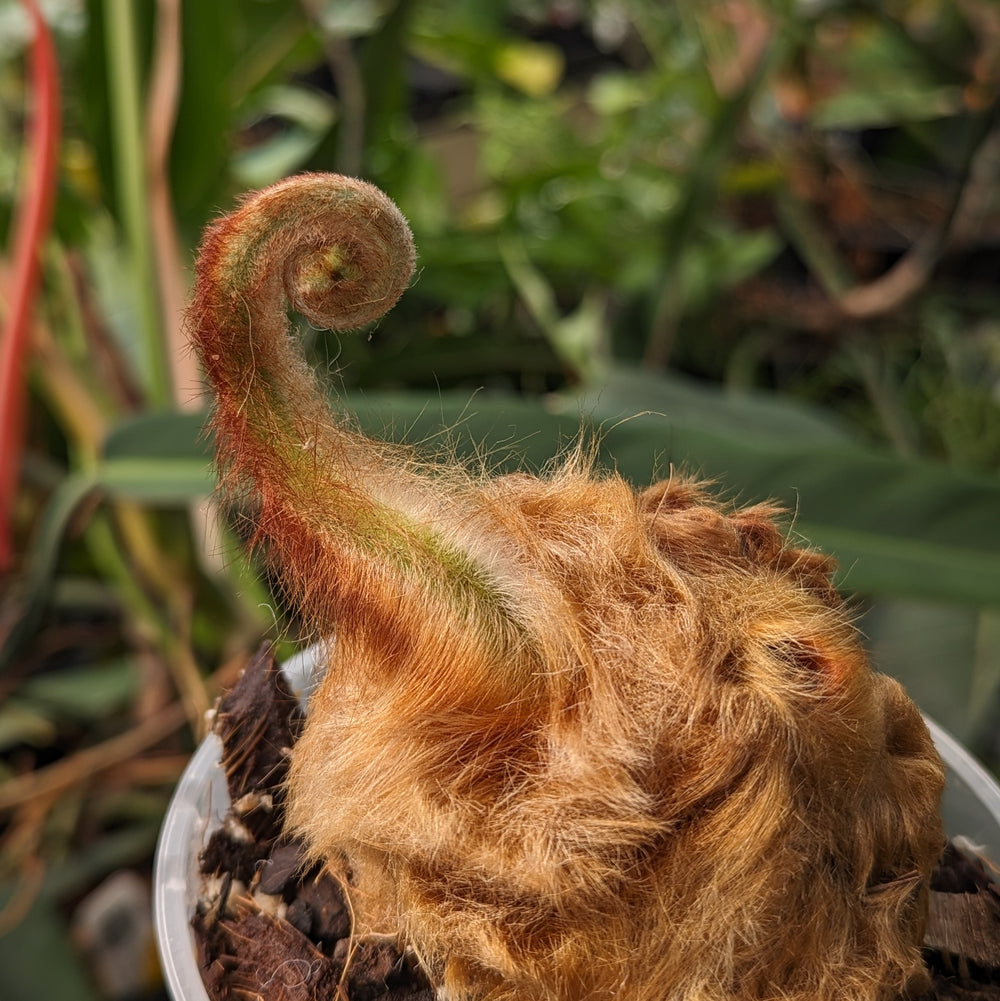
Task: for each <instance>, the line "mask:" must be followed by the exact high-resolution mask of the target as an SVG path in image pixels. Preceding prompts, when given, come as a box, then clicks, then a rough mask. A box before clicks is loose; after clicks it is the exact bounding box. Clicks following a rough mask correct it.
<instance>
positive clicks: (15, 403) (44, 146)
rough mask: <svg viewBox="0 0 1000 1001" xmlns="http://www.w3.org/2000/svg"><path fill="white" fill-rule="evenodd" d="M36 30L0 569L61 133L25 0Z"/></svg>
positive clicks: (0, 406) (12, 309)
mask: <svg viewBox="0 0 1000 1001" xmlns="http://www.w3.org/2000/svg"><path fill="white" fill-rule="evenodd" d="M24 5H25V7H26V8H27V11H28V14H29V16H30V17H31V21H32V25H33V26H34V29H35V40H34V44H33V46H32V51H31V81H32V90H33V92H34V99H35V108H34V115H33V116H32V123H31V130H30V139H29V151H30V152H29V157H28V166H27V170H26V172H25V192H26V194H25V197H24V201H23V202H22V204H21V207H20V210H19V211H18V213H17V217H16V220H15V224H14V234H15V235H14V255H13V257H14V265H13V281H12V286H11V296H10V302H9V309H8V312H7V315H6V318H5V321H4V324H3V334H2V337H0V572H3V571H6V570H9V569H10V566H11V563H12V561H13V556H14V547H13V538H12V531H11V514H12V509H13V504H14V494H15V490H16V487H17V478H18V472H19V469H20V465H21V451H22V448H23V444H24V401H25V385H24V378H25V375H24V368H25V356H26V354H27V350H28V332H29V329H30V323H29V321H30V315H31V305H32V302H33V301H34V298H35V292H36V291H37V288H38V282H39V277H40V259H39V251H40V249H41V245H42V241H43V240H44V238H45V234H46V232H47V231H48V227H49V222H50V220H51V218H52V205H53V202H54V200H55V188H56V146H57V143H58V136H59V119H60V113H59V76H58V72H57V70H56V57H55V48H54V46H53V43H52V35H51V34H50V33H49V29H48V26H47V25H46V23H45V20H44V19H43V18H42V16H41V14H40V13H39V11H38V7H37V5H36V2H35V0H24Z"/></svg>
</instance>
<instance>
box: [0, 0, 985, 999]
mask: <svg viewBox="0 0 1000 1001" xmlns="http://www.w3.org/2000/svg"><path fill="white" fill-rule="evenodd" d="M41 9H42V12H43V14H44V17H45V20H46V23H47V24H48V25H49V27H50V29H51V34H52V38H53V39H54V44H55V52H56V57H57V66H58V95H59V99H60V104H61V124H60V126H59V136H60V139H59V146H58V153H57V156H56V159H55V161H54V162H53V170H54V174H53V176H54V179H55V180H54V183H55V190H54V212H53V216H52V223H51V227H50V228H49V229H48V232H47V233H46V234H43V235H42V236H39V237H38V238H37V239H36V240H35V241H34V243H33V245H32V247H31V252H32V253H33V254H34V255H35V259H37V260H38V261H39V262H40V267H41V272H40V276H41V277H40V282H41V283H40V286H39V289H38V293H37V295H36V296H35V297H34V307H33V311H32V312H31V314H30V317H31V319H30V323H29V324H28V325H27V327H26V328H25V329H26V339H25V349H24V351H23V352H22V353H21V356H20V357H19V358H16V359H14V361H8V362H5V364H8V365H16V367H15V368H11V369H10V372H11V373H14V378H15V381H16V382H18V384H20V385H23V387H24V389H25V395H24V398H23V401H22V403H21V404H20V412H22V413H23V414H24V421H23V433H21V434H18V433H17V429H16V427H15V426H14V425H13V424H10V426H9V427H7V430H6V431H5V432H4V437H3V439H2V440H3V451H0V465H2V466H3V467H4V468H5V469H7V470H11V469H13V470H14V471H15V473H16V484H15V486H16V490H15V492H14V494H13V503H12V506H11V510H10V515H9V518H8V519H7V524H5V525H4V526H0V528H2V530H3V531H4V532H5V533H6V536H5V537H6V538H7V539H8V540H9V543H10V558H9V560H8V561H7V562H8V565H7V566H6V568H5V569H4V571H3V577H2V578H0V580H2V592H0V839H2V840H0V848H2V856H0V997H3V998H5V999H9V1001H20V999H27V998H36V997H39V996H48V997H58V998H60V999H63V1001H91V999H105V1001H115V999H122V998H133V999H138V998H152V997H157V996H161V995H160V993H159V992H160V991H161V990H162V988H161V987H160V986H159V984H158V979H157V974H156V966H155V961H154V959H153V956H152V954H151V953H150V954H149V955H147V956H146V960H147V961H146V962H145V963H144V964H138V965H137V966H136V973H135V976H134V977H133V979H132V981H130V982H128V983H127V984H125V985H122V984H120V983H119V984H116V983H113V982H112V979H113V978H110V977H109V974H108V973H107V972H106V971H104V970H103V968H102V966H101V963H102V959H101V956H102V955H103V953H102V951H101V950H102V948H104V947H103V946H101V945H100V942H99V941H95V939H94V935H95V934H96V932H95V931H94V928H95V927H96V926H95V925H94V922H93V920H90V923H89V924H88V918H87V911H86V906H85V905H86V903H87V901H92V900H93V891H94V889H95V887H100V886H103V885H105V884H104V883H103V881H104V880H105V879H106V877H107V876H108V874H110V873H120V872H121V871H122V870H125V871H128V872H130V873H134V874H139V876H140V877H141V880H145V886H146V892H148V878H149V870H150V860H151V858H152V852H153V846H154V841H155V837H156V832H157V829H158V825H159V822H160V819H161V817H162V814H163V811H164V809H165V806H166V803H167V801H168V799H169V795H170V790H171V788H172V785H173V783H174V782H175V781H176V779H177V777H178V775H179V774H180V771H181V770H182V768H183V766H184V763H185V762H186V760H187V756H188V755H189V753H190V751H191V749H192V747H193V746H194V744H195V743H196V741H197V740H198V739H199V738H200V735H201V734H202V732H203V730H204V713H205V711H206V710H207V709H208V708H209V707H210V706H211V704H212V702H213V700H214V698H215V696H216V695H217V693H218V691H219V689H220V687H221V686H223V685H224V684H226V683H227V682H228V681H230V680H232V678H233V677H234V676H235V673H236V672H237V671H238V670H239V667H240V666H241V664H242V663H243V662H244V660H245V658H246V656H247V654H248V652H249V651H251V650H252V649H253V648H254V647H255V646H256V644H257V643H258V641H259V640H260V638H261V637H263V636H269V637H271V638H272V639H275V640H277V641H278V642H279V643H280V646H281V650H282V652H283V653H287V652H289V651H291V650H292V649H294V648H295V646H296V642H297V639H298V637H297V632H296V629H297V624H296V623H295V621H294V620H292V619H290V618H288V617H287V616H286V615H285V614H284V612H283V610H282V609H281V607H280V604H279V603H278V601H277V599H276V598H275V597H274V596H273V595H272V594H271V593H270V592H269V590H268V587H267V580H266V576H263V575H262V573H261V568H260V567H259V566H256V565H254V563H253V562H252V561H251V560H249V559H248V558H247V557H246V556H245V555H244V554H243V552H242V550H241V547H240V541H239V539H237V538H236V537H235V535H234V533H233V531H232V530H231V529H230V528H229V527H227V526H226V525H224V524H222V525H220V524H219V519H218V518H217V516H216V511H215V508H214V505H213V504H212V502H211V500H210V499H209V498H210V496H211V492H212V471H211V468H210V464H209V460H208V451H207V448H208V446H207V443H206V441H205V440H204V437H203V435H202V434H201V430H200V429H201V425H202V421H203V419H204V411H205V402H204V400H203V398H202V395H201V390H200V384H199V380H198V374H197V372H196V370H195V369H194V367H193V360H192V357H191V355H190V353H189V352H188V351H187V350H186V348H185V346H184V343H183V330H182V323H181V310H182V308H183V304H184V300H185V297H186V294H187V287H188V285H189V282H190V278H191V261H192V258H193V253H194V250H195V248H196V245H197V241H198V238H199V233H200V231H201V229H202V228H203V226H204V225H205V224H206V222H207V221H209V220H211V219H212V218H213V217H215V216H216V215H218V214H219V213H220V212H222V211H225V210H227V209H228V208H230V207H231V206H232V205H233V204H234V202H235V200H236V199H237V197H238V196H239V194H240V193H241V192H243V191H246V190H248V189H252V188H256V187H259V186H261V185H264V184H267V183H269V182H271V181H274V180H277V179H278V178H280V177H283V176H285V175H287V174H290V173H294V172H297V171H300V170H310V169H321V170H337V171H341V172H343V173H348V174H358V175H362V176H365V177H367V178H369V179H370V180H372V181H374V182H375V183H376V184H378V185H379V186H381V187H382V188H384V189H385V190H386V191H387V192H388V193H389V194H390V195H391V196H392V197H393V198H394V199H395V200H396V201H397V202H398V204H399V205H400V207H401V208H402V209H403V211H404V213H405V214H406V215H407V216H408V218H409V219H410V221H411V223H412V226H413V229H414V233H415V237H416V242H417V247H418V253H419V262H418V268H419V271H418V276H417V278H416V280H415V282H414V284H413V287H412V288H411V290H410V291H409V292H408V293H407V295H406V296H405V297H404V299H403V301H402V302H401V303H400V304H399V305H398V306H397V308H396V309H395V310H394V311H393V312H392V313H391V314H390V315H389V316H387V317H386V318H385V319H384V320H382V321H381V322H380V323H379V324H378V325H377V326H376V327H374V328H373V329H371V330H368V331H364V332H362V333H361V334H360V335H336V334H331V333H328V332H324V331H317V330H312V329H302V330H301V334H302V337H303V342H304V345H305V348H306V350H307V352H308V353H309V356H310V358H311V359H312V360H313V361H314V363H315V365H316V366H317V368H318V369H319V370H321V371H329V372H331V374H333V373H335V378H336V381H337V382H338V384H342V386H343V388H344V390H345V391H346V400H347V401H348V405H349V406H351V407H352V408H353V409H356V410H357V412H358V413H359V416H360V417H361V419H362V421H363V422H364V424H365V426H367V427H369V428H371V429H373V430H379V431H384V430H386V429H389V433H394V434H401V435H407V436H409V437H410V438H412V439H413V440H415V441H421V440H427V441H430V442H432V443H433V442H436V441H438V440H440V436H441V433H442V428H447V429H450V431H449V432H448V433H449V434H450V435H451V436H452V437H454V438H455V440H456V442H457V444H458V447H459V449H460V450H466V451H467V452H468V454H470V455H475V454H478V450H479V449H480V446H479V443H480V442H483V441H485V442H486V443H487V450H488V453H489V454H490V456H491V457H493V458H495V461H497V462H498V463H500V464H503V463H505V462H527V463H528V464H530V465H533V466H536V467H537V466H541V465H542V464H543V463H544V462H545V461H546V460H547V459H548V458H549V457H551V456H552V455H553V454H554V453H555V452H556V451H557V450H558V448H559V447H560V445H561V444H564V443H565V442H566V441H567V440H568V439H569V438H570V437H571V436H572V435H573V434H574V432H575V431H576V430H577V428H578V427H579V425H580V423H581V421H582V422H583V423H584V424H585V425H587V426H590V427H592V428H594V429H600V430H601V431H602V433H603V453H602V454H603V457H604V460H605V461H606V462H607V463H608V464H609V465H615V466H617V467H618V468H619V469H620V470H621V471H622V472H623V473H625V474H626V475H627V476H628V477H630V478H632V479H633V480H635V481H636V482H637V483H643V482H647V481H648V480H649V479H650V478H652V477H655V476H660V475H665V474H667V473H668V472H669V470H670V468H671V467H672V466H678V467H681V468H684V469H687V470H695V471H700V472H702V473H704V474H705V475H707V476H710V477H713V478H715V479H716V480H717V482H718V483H719V485H720V487H721V488H722V489H723V490H724V491H725V492H726V493H727V494H728V495H729V496H731V497H732V498H734V499H738V500H743V501H751V500H757V499H763V498H768V497H771V498H777V499H778V500H780V501H781V502H782V503H784V504H785V505H786V506H787V507H788V509H789V511H790V512H791V514H792V518H791V524H792V531H793V532H795V533H797V534H800V535H803V536H805V537H807V538H809V539H811V540H813V541H814V542H815V543H816V544H818V545H820V546H821V547H823V548H824V549H826V550H828V551H830V552H832V553H834V554H835V555H837V556H838V557H839V559H840V561H841V567H842V571H841V584H842V586H843V587H844V589H845V591H847V592H848V593H849V594H850V595H851V596H852V600H853V601H854V602H855V606H856V609H857V615H858V620H859V624H860V625H861V628H862V629H863V630H864V631H865V634H866V636H867V639H868V642H869V645H870V648H871V650H872V654H873V658H874V660H875V662H876V665H877V666H878V667H880V668H881V669H883V670H886V671H888V672H890V673H893V674H896V675H897V676H899V677H900V678H902V679H903V681H904V682H905V683H906V684H907V685H908V687H909V688H910V690H911V692H913V694H914V695H915V697H916V698H917V700H918V702H920V704H921V705H922V706H923V708H924V709H925V710H927V711H928V712H930V713H931V714H932V715H934V716H935V717H937V718H938V720H939V721H940V722H941V723H943V724H944V725H946V726H947V727H948V728H950V729H951V730H952V731H953V732H954V733H956V735H958V736H959V737H960V738H961V739H963V740H964V741H966V742H967V743H968V744H970V745H971V746H972V747H973V749H974V750H976V751H977V752H978V753H979V754H981V755H983V756H984V757H986V758H987V759H988V760H991V761H996V760H997V759H998V758H1000V742H998V739H997V730H996V722H997V718H998V714H997V709H998V693H1000V517H998V515H1000V477H998V469H1000V283H998V281H997V277H998V268H1000V184H998V175H1000V129H998V127H997V105H998V94H1000V7H997V5H996V4H995V2H993V0H957V2H956V0H882V2H875V0H871V2H866V0H858V2H849V0H798V2H794V0H708V2H705V0H676V2H673V3H659V2H656V0H512V2H497V0H301V2H299V3H295V2H286V0H212V2H204V0H158V2H153V0H148V2H132V0H86V2H85V0H51V2H46V3H42V4H41ZM37 45H38V40H37V35H36V34H35V33H33V30H32V26H31V20H30V18H29V15H28V6H27V5H26V4H22V3H21V2H20V0H0V234H3V237H4V241H5V242H4V244H3V245H4V246H5V247H6V248H7V257H6V259H5V261H4V263H3V267H2V270H0V319H2V320H3V322H4V323H5V324H6V326H5V327H4V337H7V338H9V337H11V334H10V332H9V324H10V319H11V316H12V313H13V312H14V310H13V308H12V305H11V304H12V303H13V302H14V301H15V296H16V294H17V269H16V267H15V263H16V262H15V258H16V246H15V244H16V243H17V240H16V233H17V229H18V219H19V218H20V217H21V216H22V215H23V213H24V211H25V205H26V203H27V202H28V201H30V196H31V192H30V189H31V187H32V180H33V179H35V180H37V179H39V178H41V177H43V175H44V173H45V172H44V170H43V169H42V165H40V163H39V162H38V160H37V151H35V150H34V147H33V143H32V139H31V136H32V134H33V132H32V130H33V129H34V128H35V127H36V126H37V123H38V121H39V120H40V119H43V118H44V116H45V115H46V114H49V113H50V112H51V108H50V109H49V111H46V106H45V104H44V101H43V99H42V96H40V93H39V82H38V77H37V74H35V75H33V69H32V67H33V61H32V60H33V53H34V52H35V51H36V48H37ZM141 880H140V887H139V889H138V890H136V889H135V887H133V888H132V890H131V891H129V892H130V893H132V895H131V896H129V894H128V893H125V895H124V897H122V898H121V899H122V900H124V901H126V903H128V902H129V901H131V903H128V906H135V907H138V908H139V909H140V910H141V908H142V906H143V905H142V899H143V897H142V894H143V889H142V884H141ZM116 899H117V898H116ZM137 901H138V903H136V902H137ZM125 906H126V904H125V903H123V904H122V907H125ZM98 925H99V922H98ZM98 938H99V936H98ZM147 938H148V936H147ZM142 941H143V942H146V946H145V947H146V948H148V941H147V939H142ZM105 952H106V949H105ZM119 965H121V964H119ZM133 965H134V966H135V965H136V964H133Z"/></svg>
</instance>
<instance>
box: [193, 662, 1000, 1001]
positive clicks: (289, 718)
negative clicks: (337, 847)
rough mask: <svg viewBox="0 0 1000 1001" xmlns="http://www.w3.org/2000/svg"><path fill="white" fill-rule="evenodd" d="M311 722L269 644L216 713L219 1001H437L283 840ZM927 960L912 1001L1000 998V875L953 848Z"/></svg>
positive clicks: (206, 913)
mask: <svg viewBox="0 0 1000 1001" xmlns="http://www.w3.org/2000/svg"><path fill="white" fill-rule="evenodd" d="M301 724H302V712H301V709H300V707H299V704H298V701H297V700H296V698H295V696H294V695H293V694H292V692H291V691H289V689H288V687H287V685H286V683H285V679H284V676H283V675H282V673H281V670H280V668H279V667H278V665H277V663H276V662H275V659H274V656H273V654H272V653H271V652H270V650H269V649H268V648H267V647H264V648H262V649H261V650H260V652H258V654H257V655H256V656H255V657H254V658H253V659H252V660H251V662H250V663H249V664H248V665H247V667H246V669H245V670H244V672H243V674H242V675H241V677H240V679H239V681H238V682H237V683H236V685H235V687H234V688H233V689H232V691H231V692H229V693H228V694H227V695H226V696H225V697H224V698H223V699H222V700H221V701H220V703H219V706H218V710H217V712H216V717H215V725H214V729H215V732H216V733H217V734H218V735H219V737H220V738H221V740H222V745H223V752H222V761H223V767H224V768H225V771H226V780H227V783H228V785H229V793H230V797H231V799H232V806H231V807H230V810H229V813H228V815H227V817H226V820H225V822H224V823H223V825H222V826H221V827H220V828H218V829H217V830H216V831H214V832H213V833H212V835H211V836H210V838H209V840H208V842H207V843H206V845H205V847H204V849H203V851H202V854H201V856H200V859H199V861H200V867H201V873H202V893H201V899H200V902H199V906H198V911H197V913H196V914H195V916H194V918H193V919H192V926H193V928H194V931H195V939H196V942H197V945H198V959H199V964H200V967H201V971H202V978H203V980H204V982H205V988H206V990H207V992H208V995H209V997H210V998H211V1001H246V999H248V998H249V999H255V998H267V1001H307V999H314V998H328V999H330V1001H404V999H406V1001H433V998H434V991H433V989H432V988H431V986H430V984H429V983H428V981H427V978H426V976H425V975H424V973H423V971H422V970H421V969H420V967H419V966H418V965H417V962H416V960H415V959H414V957H413V956H412V955H410V954H409V953H407V952H405V951H401V950H400V948H399V947H398V945H397V943H396V942H395V941H393V940H391V939H382V938H371V939H359V940H354V939H352V938H351V916H350V909H349V906H348V904H347V899H346V897H345V895H344V892H343V890H342V888H341V886H340V884H339V883H338V882H337V881H336V880H335V879H334V878H333V877H332V876H331V875H330V874H329V873H328V872H327V871H326V870H325V869H324V868H323V867H322V866H321V865H311V866H310V865H308V864H307V862H306V860H305V856H304V852H303V849H302V846H301V845H300V844H298V843H297V842H295V841H289V840H287V839H286V838H285V837H284V836H283V829H282V828H283V805H284V788H283V787H284V780H285V776H286V774H287V771H288V752H289V750H290V748H291V746H292V744H293V742H294V741H295V738H296V736H297V735H298V732H299V729H300V727H301ZM924 956H925V959H926V961H927V965H928V968H929V970H930V971H931V975H932V981H933V982H932V986H931V989H930V990H929V991H928V992H927V993H926V994H923V995H921V997H920V998H918V999H914V1001H1000V873H998V872H997V871H995V870H994V869H993V868H992V867H991V866H990V865H989V864H988V863H986V862H985V861H984V860H983V859H982V858H981V857H980V856H979V855H978V854H976V853H975V851H973V850H972V849H970V848H968V847H967V846H966V845H964V844H963V843H961V842H959V843H955V842H949V843H948V845H947V846H946V848H945V851H944V853H943V855H942V857H941V861H940V863H939V864H938V867H937V869H936V870H935V872H934V875H933V877H932V879H931V900H930V913H929V917H928V924H927V931H926V934H925V936H924Z"/></svg>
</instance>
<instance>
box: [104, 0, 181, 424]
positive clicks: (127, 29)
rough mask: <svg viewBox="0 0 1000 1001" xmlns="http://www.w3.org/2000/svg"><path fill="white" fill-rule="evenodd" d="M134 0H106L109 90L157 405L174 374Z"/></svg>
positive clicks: (165, 398) (122, 201) (122, 202)
mask: <svg viewBox="0 0 1000 1001" xmlns="http://www.w3.org/2000/svg"><path fill="white" fill-rule="evenodd" d="M133 6H134V5H133V4H132V2H131V0H105V18H104V22H105V37H106V44H107V50H108V93H109V94H110V101H111V122H112V130H113V137H114V141H113V148H114V158H115V179H116V181H117V184H118V199H119V208H120V211H121V217H122V222H123V224H124V226H125V234H126V239H127V242H128V246H129V250H130V251H131V254H132V258H133V261H134V269H135V270H134V275H135V279H136V282H137V284H138V287H139V309H140V327H141V336H142V338H143V343H144V347H145V362H146V372H145V378H146V387H147V392H148V394H149V400H150V402H151V403H152V404H154V405H159V406H166V405H167V404H168V403H169V402H170V395H171V389H170V375H169V369H168V367H167V364H166V358H165V356H164V344H163V327H162V322H161V318H160V305H159V283H158V282H157V279H156V266H155V256H154V251H153V238H152V229H151V226H150V219H149V212H148V208H147V207H148V205H149V190H148V187H149V186H148V184H147V179H146V158H145V154H144V152H143V141H144V132H143V128H142V116H141V112H140V100H139V94H140V90H141V82H140V78H139V66H138V61H137V59H136V51H135V19H134V16H133Z"/></svg>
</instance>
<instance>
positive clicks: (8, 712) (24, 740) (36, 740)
mask: <svg viewBox="0 0 1000 1001" xmlns="http://www.w3.org/2000/svg"><path fill="white" fill-rule="evenodd" d="M56 734H57V730H56V727H55V725H54V724H53V722H52V720H51V719H49V717H48V716H46V715H45V713H43V712H40V711H39V710H38V709H37V708H35V707H33V706H30V705H26V704H25V703H24V702H23V701H22V700H20V699H18V698H16V697H11V698H9V699H6V700H5V701H4V703H3V705H0V751H6V750H9V749H10V748H12V747H14V746H15V745H16V744H30V745H31V746H32V747H46V746H48V745H49V744H51V743H52V742H53V741H54V740H55V739H56Z"/></svg>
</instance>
